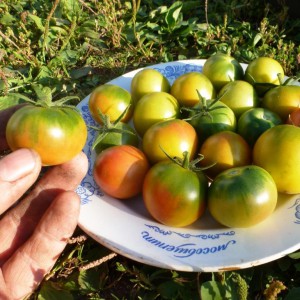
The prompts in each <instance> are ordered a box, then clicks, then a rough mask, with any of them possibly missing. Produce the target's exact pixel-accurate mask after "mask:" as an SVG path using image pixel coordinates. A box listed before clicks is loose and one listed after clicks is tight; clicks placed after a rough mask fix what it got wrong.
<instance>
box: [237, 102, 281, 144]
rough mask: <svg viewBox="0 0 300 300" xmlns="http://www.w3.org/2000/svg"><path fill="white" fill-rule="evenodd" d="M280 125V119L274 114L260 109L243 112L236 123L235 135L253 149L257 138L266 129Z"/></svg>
mask: <svg viewBox="0 0 300 300" xmlns="http://www.w3.org/2000/svg"><path fill="white" fill-rule="evenodd" d="M279 124H282V121H281V118H280V117H279V116H278V115H277V114H276V113H274V112H272V111H270V110H268V109H266V108H261V107H255V108H252V109H249V110H247V111H245V112H244V113H243V114H242V115H241V116H240V118H239V119H238V123H237V133H238V134H240V135H241V136H242V137H243V138H244V139H245V140H246V141H247V143H248V144H249V146H251V147H253V146H254V144H255V142H256V140H257V139H258V138H259V136H260V135H261V134H262V133H264V132H265V131H266V130H267V129H269V128H271V127H274V126H276V125H279Z"/></svg>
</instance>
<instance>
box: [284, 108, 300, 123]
mask: <svg viewBox="0 0 300 300" xmlns="http://www.w3.org/2000/svg"><path fill="white" fill-rule="evenodd" d="M286 124H291V125H295V126H298V127H299V126H300V108H297V109H295V110H293V111H292V112H291V113H290V114H289V115H288V117H287V119H286Z"/></svg>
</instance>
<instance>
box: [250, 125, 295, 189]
mask: <svg viewBox="0 0 300 300" xmlns="http://www.w3.org/2000/svg"><path fill="white" fill-rule="evenodd" d="M299 149H300V128H299V127H297V126H294V125H289V124H281V125H277V126H274V127H272V128H270V129H268V130H267V131H265V132H264V133H263V134H262V135H261V136H260V137H259V138H258V140H257V141H256V143H255V145H254V148H253V163H254V164H255V165H258V166H260V167H262V168H264V169H265V170H267V171H268V172H269V173H270V174H271V176H272V177H273V178H274V181H275V183H276V186H277V189H278V192H280V193H286V194H298V193H300V180H299V178H300V151H299Z"/></svg>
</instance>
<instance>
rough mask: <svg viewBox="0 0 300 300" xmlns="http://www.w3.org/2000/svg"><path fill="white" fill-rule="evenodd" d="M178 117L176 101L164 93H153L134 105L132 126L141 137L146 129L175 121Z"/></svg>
mask: <svg viewBox="0 0 300 300" xmlns="http://www.w3.org/2000/svg"><path fill="white" fill-rule="evenodd" d="M179 115H180V107H179V103H178V101H177V100H176V99H175V98H174V97H173V96H172V95H170V94H168V93H165V92H153V93H149V94H147V95H144V96H143V97H142V98H141V99H140V100H139V102H138V103H137V104H136V106H135V109H134V113H133V124H134V128H135V130H136V131H137V133H138V134H139V135H140V136H141V137H142V136H143V135H144V134H145V132H146V131H147V129H148V128H149V127H150V126H152V125H153V124H155V123H158V122H160V121H166V120H171V119H176V118H178V117H179Z"/></svg>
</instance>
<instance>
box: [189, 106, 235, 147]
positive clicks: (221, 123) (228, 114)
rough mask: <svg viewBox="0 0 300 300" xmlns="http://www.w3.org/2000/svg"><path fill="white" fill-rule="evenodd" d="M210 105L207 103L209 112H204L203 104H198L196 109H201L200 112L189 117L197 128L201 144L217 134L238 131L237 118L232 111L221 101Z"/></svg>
mask: <svg viewBox="0 0 300 300" xmlns="http://www.w3.org/2000/svg"><path fill="white" fill-rule="evenodd" d="M210 103H211V101H207V105H208V106H209V109H208V110H209V111H206V110H205V109H204V111H202V109H203V107H202V104H200V103H198V104H197V105H195V106H194V108H195V109H196V110H198V109H200V112H197V111H192V112H191V113H190V116H189V123H190V124H191V125H192V126H193V127H194V128H195V130H196V132H197V135H198V138H199V141H200V143H202V142H203V141H204V140H206V139H207V138H208V137H209V136H211V135H213V134H215V133H217V132H221V131H235V130H236V117H235V115H234V112H233V111H232V109H231V108H229V107H228V106H227V105H226V104H224V103H223V102H221V101H217V102H216V103H214V104H212V105H210Z"/></svg>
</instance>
